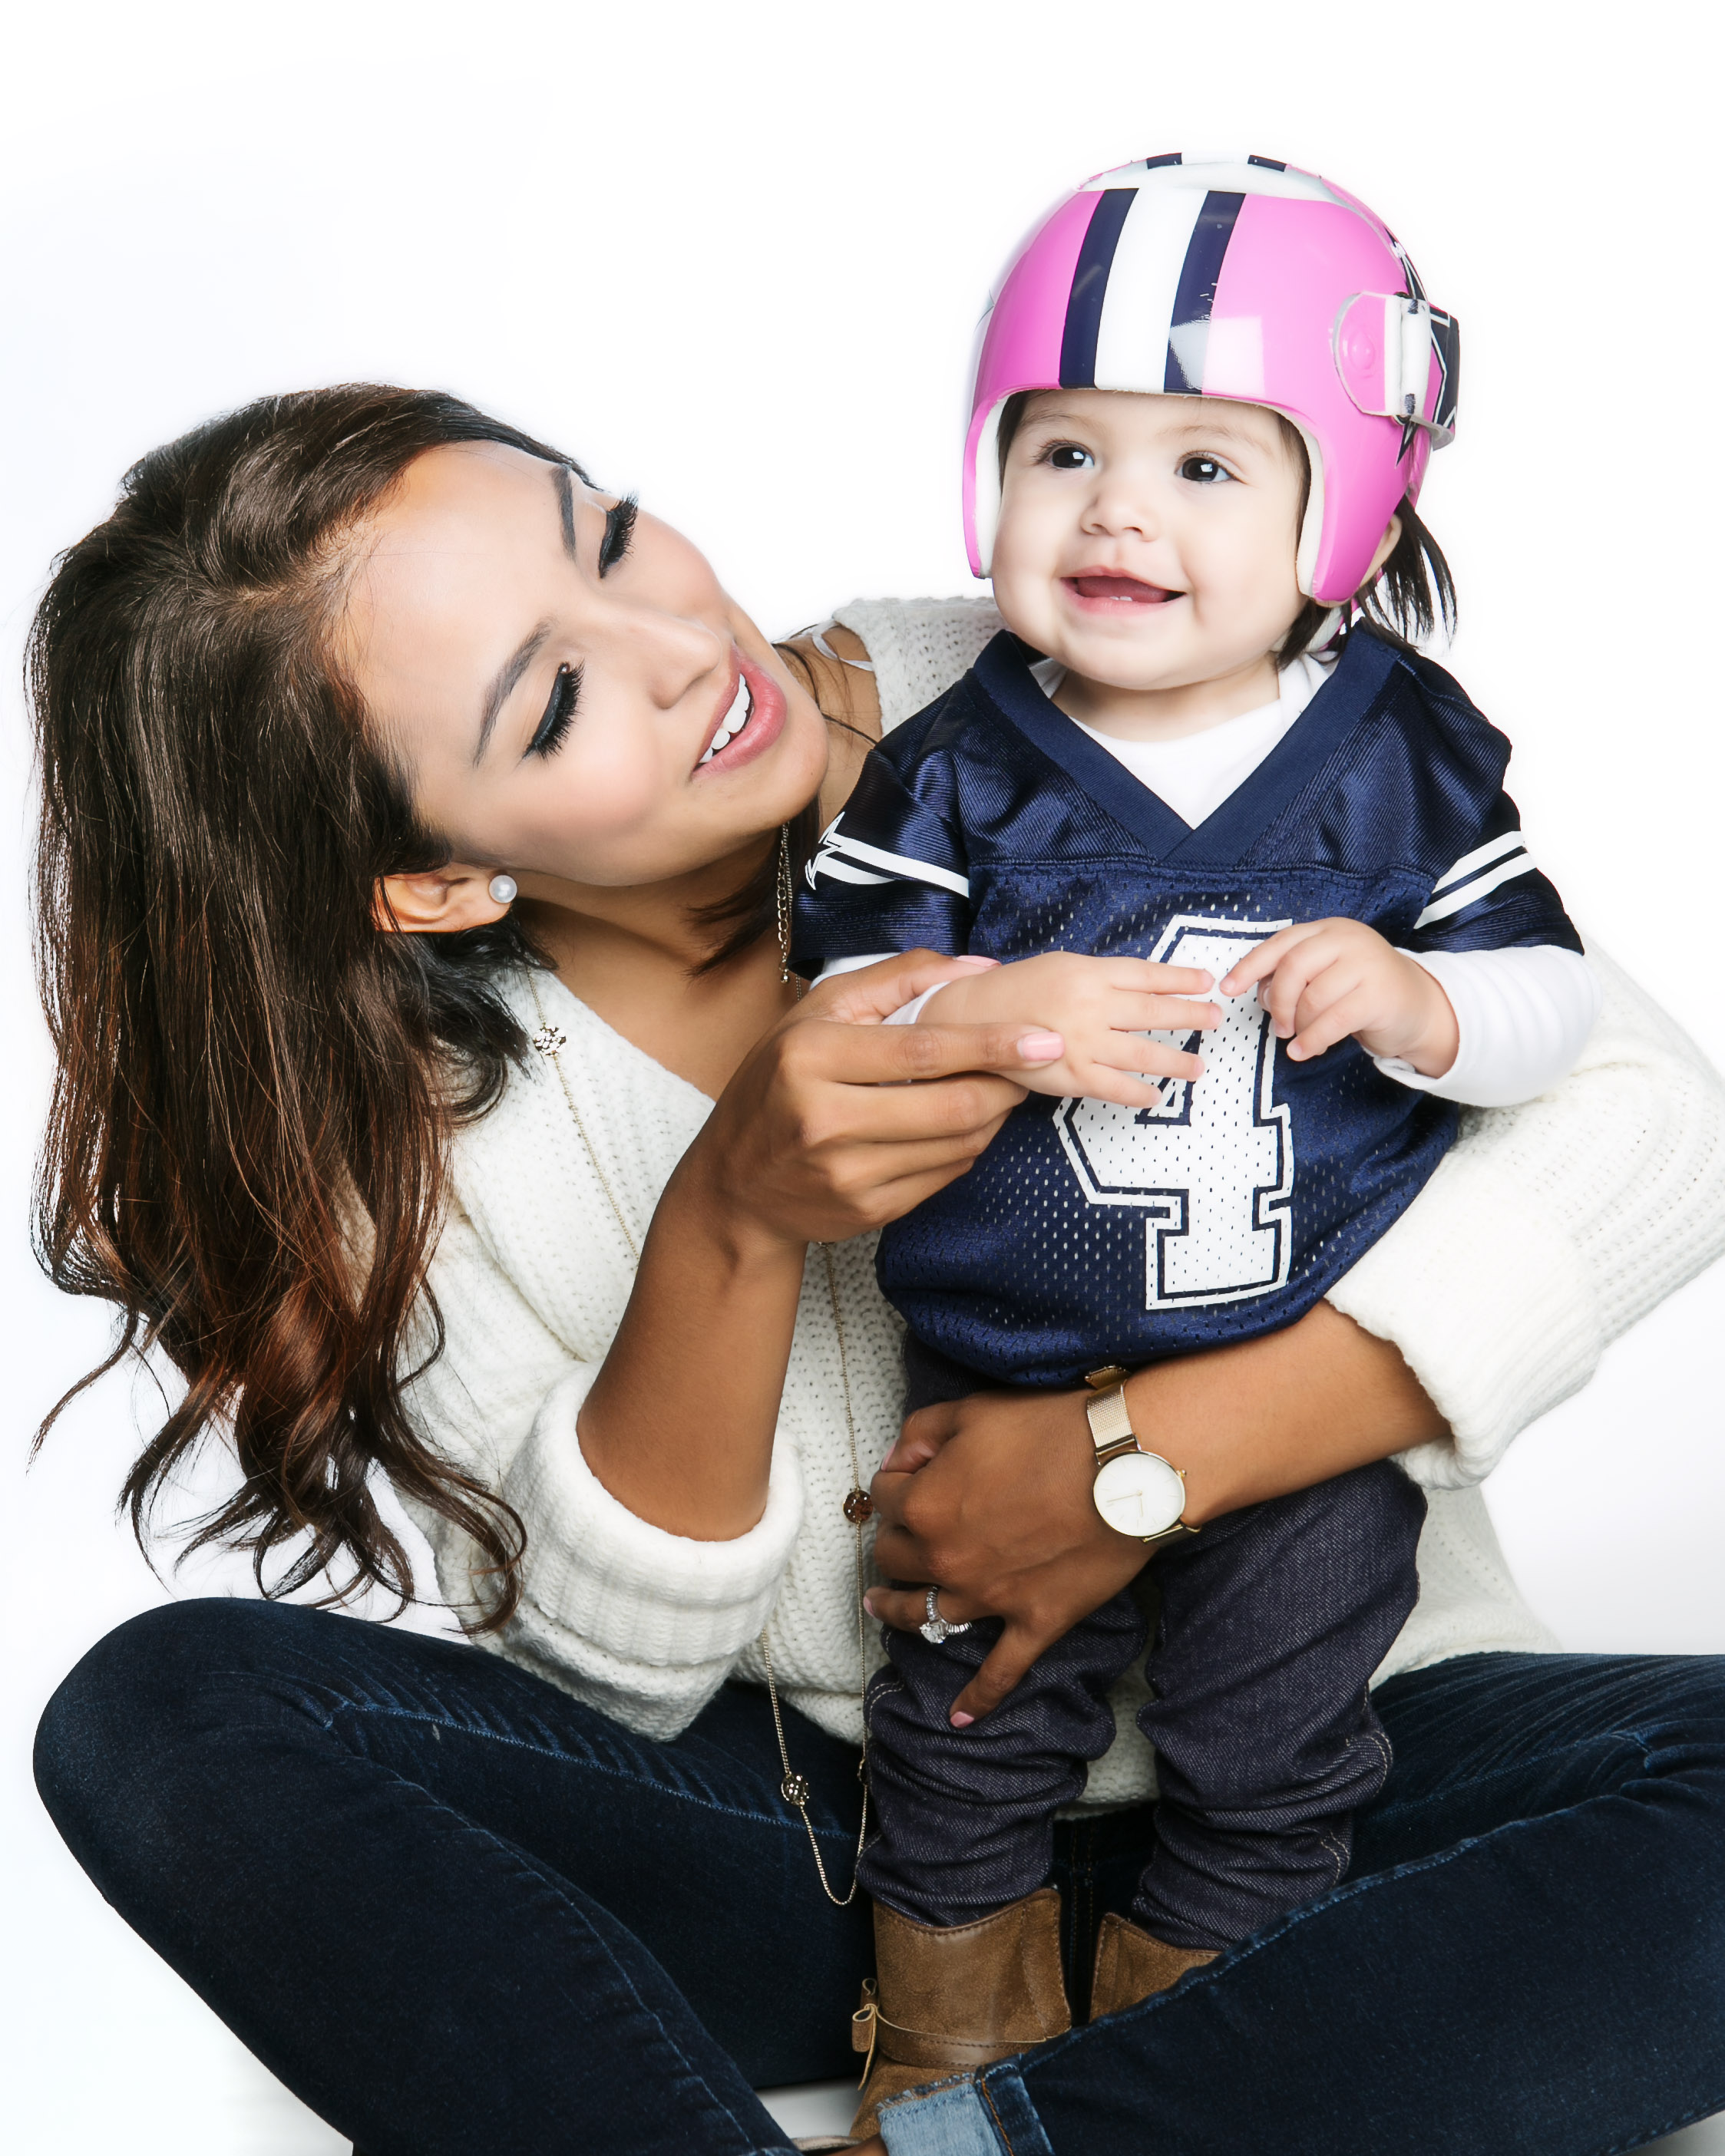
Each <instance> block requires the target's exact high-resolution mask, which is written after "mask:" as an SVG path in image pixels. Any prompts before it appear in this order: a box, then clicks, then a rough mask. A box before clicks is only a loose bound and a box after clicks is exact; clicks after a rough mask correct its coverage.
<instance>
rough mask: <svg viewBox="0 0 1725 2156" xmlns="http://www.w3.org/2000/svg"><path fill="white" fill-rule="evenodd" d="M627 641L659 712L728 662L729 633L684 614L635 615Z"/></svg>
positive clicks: (728, 663)
mask: <svg viewBox="0 0 1725 2156" xmlns="http://www.w3.org/2000/svg"><path fill="white" fill-rule="evenodd" d="M629 643H630V644H632V645H633V647H634V654H635V659H636V663H637V665H639V667H640V669H641V670H642V675H643V678H644V683H645V685H646V689H647V693H648V694H649V696H651V698H652V699H653V701H654V702H655V704H657V705H658V706H659V707H660V709H661V710H662V711H670V709H671V708H672V707H673V706H675V705H677V704H679V703H680V702H681V701H682V700H683V698H684V697H685V696H687V695H688V694H689V692H690V690H691V689H693V688H695V687H696V685H697V684H699V683H700V682H701V681H702V680H706V679H707V678H709V677H710V676H711V675H716V674H717V673H719V672H720V671H721V670H728V668H729V666H730V663H731V638H730V636H729V634H727V633H726V631H725V630H723V629H715V628H714V627H712V625H711V624H710V623H708V622H704V621H701V620H698V619H694V618H692V617H691V616H689V615H686V614H675V613H654V614H650V615H649V616H647V617H646V618H644V619H643V618H641V617H639V616H637V617H635V619H633V620H632V621H631V622H630V624H629Z"/></svg>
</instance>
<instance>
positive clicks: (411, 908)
mask: <svg viewBox="0 0 1725 2156" xmlns="http://www.w3.org/2000/svg"><path fill="white" fill-rule="evenodd" d="M491 873H492V872H491V870H489V869H470V868H467V867H465V866H464V865H461V864H460V863H459V862H454V861H452V862H451V863H450V864H449V866H448V867H447V868H441V869H431V870H428V871H427V872H426V873H425V874H424V875H387V876H379V877H378V879H377V890H376V891H375V893H374V894H373V896H372V926H373V927H377V928H383V929H397V930H400V931H402V932H404V933H406V934H408V935H414V936H454V935H458V934H459V932H460V931H461V930H462V929H464V928H484V927H487V926H488V925H489V924H490V922H491V921H501V919H502V918H503V916H504V915H505V914H506V913H507V912H508V911H509V908H508V906H506V905H504V906H500V905H499V904H498V902H497V901H496V900H495V898H493V897H492V896H491V889H490V885H491Z"/></svg>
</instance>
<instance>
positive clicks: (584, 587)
mask: <svg viewBox="0 0 1725 2156" xmlns="http://www.w3.org/2000/svg"><path fill="white" fill-rule="evenodd" d="M342 642H343V645H344V655H345V658H346V660H347V665H348V666H349V667H350V669H351V670H352V675H353V677H354V679H355V680H356V682H357V686H358V688H359V690H360V692H361V694H362V696H363V697H364V699H365V701H366V705H367V709H368V710H369V711H370V712H371V714H372V718H373V720H374V721H375V722H376V724H377V726H378V728H379V730H380V731H381V733H382V737H383V738H384V740H385V741H386V742H388V744H389V745H390V746H391V747H392V748H393V750H394V752H396V754H397V755H398V756H399V757H401V758H402V760H403V763H404V764H405V766H406V767H407V769H408V773H410V774H411V778H412V782H413V790H414V798H415V801H416V803H417V805H418V810H419V814H420V815H421V817H422V819H424V822H425V823H426V824H428V825H429V827H430V828H431V829H434V830H435V831H437V832H438V833H439V834H440V835H441V836H442V837H443V838H444V839H446V840H447V841H448V843H449V847H450V849H451V851H452V853H453V855H454V857H455V858H456V859H457V860H460V861H463V862H467V863H471V864H473V865H476V866H480V867H485V868H501V869H506V870H508V871H509V872H510V874H511V875H513V876H514V877H515V878H516V880H517V881H518V882H519V883H520V885H521V889H522V891H523V894H524V895H526V896H541V897H545V898H550V899H553V900H554V899H555V898H556V896H557V891H556V890H555V888H554V887H553V886H554V885H557V884H569V883H575V884H586V885H610V886H622V885H638V884H646V883H655V882H659V881H662V880H665V879H667V878H671V877H675V876H680V875H687V874H689V873H690V872H691V871H693V870H699V869H701V868H703V867H705V866H706V865H709V864H711V863H712V862H715V861H718V860H723V859H725V858H726V856H728V855H732V854H735V853H736V852H737V850H738V849H739V848H740V847H742V846H743V845H744V844H747V842H748V841H749V840H751V839H754V838H757V837H758V836H759V835H760V834H762V833H765V832H767V831H769V830H771V829H773V828H774V826H776V825H778V824H782V823H783V822H784V821H785V820H786V819H787V818H788V817H790V816H793V815H794V814H796V813H797V811H798V809H800V808H802V807H803V804H804V803H806V802H807V801H808V800H809V798H811V797H812V796H813V794H814V792H815V790H816V788H818V787H819V783H820V781H821V778H822V775H823V773H824V771H825V768H826V755H827V742H826V730H825V726H824V723H823V721H822V720H821V717H820V715H819V712H818V711H817V710H816V709H815V706H814V703H813V702H812V701H811V700H810V699H809V696H807V695H806V694H804V693H803V691H802V690H800V689H798V687H797V686H796V685H795V684H794V682H793V680H791V679H790V678H789V676H788V675H787V673H786V671H785V670H784V668H783V665H781V664H780V662H779V660H778V657H777V655H776V654H775V653H774V652H773V649H772V647H771V646H770V645H769V644H768V642H767V640H766V639H765V638H764V637H763V636H762V634H761V632H760V631H759V630H758V629H757V628H756V627H755V625H754V624H753V623H752V621H750V620H749V619H748V617H747V615H746V614H744V613H742V611H741V610H740V609H739V608H737V606H736V605H735V604H734V603H733V602H732V600H731V599H730V598H727V597H726V594H725V593H724V592H723V591H721V589H720V588H719V583H718V580H717V578H716V577H715V576H714V574H713V572H712V569H711V567H710V566H709V565H708V563H707V562H706V561H705V560H704V559H703V558H702V557H701V555H700V554H699V553H697V552H696V550H695V548H694V547H691V545H690V544H689V542H687V541H686V540H685V539H683V538H681V537H680V536H679V535H678V534H677V533H676V532H675V531H672V530H670V527H669V526H666V525H664V524H661V523H660V522H659V521H657V520H656V519H655V518H654V517H651V516H646V515H644V514H643V515H641V516H638V517H636V518H635V519H634V525H633V529H632V531H631V530H630V528H629V516H628V512H627V511H624V510H623V509H622V508H621V506H620V505H619V504H618V503H617V502H616V500H614V497H612V496H609V495H601V494H598V493H595V492H594V491H593V489H592V488H591V487H588V486H585V485H583V484H582V482H581V480H579V479H578V478H577V477H576V475H574V474H573V473H572V472H570V471H568V470H565V469H563V468H562V466H559V465H548V464H543V463H542V462H540V461H539V459H536V458H535V457H531V456H528V455H526V454H524V453H523V452H521V450H519V449H508V448H505V447H503V446H502V445H501V444H492V443H478V444H461V445H459V446H454V447H449V448H444V449H432V450H429V451H428V452H427V453H426V454H424V455H423V456H421V457H419V458H418V459H416V460H415V461H414V463H413V464H412V465H410V466H409V467H408V470H407V472H406V473H405V474H404V475H403V479H402V480H401V482H400V483H399V485H398V486H397V487H396V488H395V490H393V492H392V493H391V495H389V497H388V500H387V501H386V502H385V504H384V506H382V509H381V510H379V511H378V512H377V514H376V515H375V516H373V518H372V520H371V523H370V526H369V528H368V531H367V536H366V540H365V543H364V545H363V546H362V550H361V554H360V558H359V560H358V562H357V566H356V568H355V571H354V573H353V576H352V583H351V587H350V593H349V598H348V605H347V617H346V620H345V622H344V624H343V634H342Z"/></svg>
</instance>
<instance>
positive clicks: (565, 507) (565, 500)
mask: <svg viewBox="0 0 1725 2156" xmlns="http://www.w3.org/2000/svg"><path fill="white" fill-rule="evenodd" d="M551 483H552V485H553V486H554V487H555V488H556V489H557V513H558V515H559V516H561V517H562V520H563V552H565V553H566V554H567V556H568V557H569V559H570V560H571V561H573V560H574V559H575V489H574V487H573V486H572V485H571V483H570V480H569V467H568V466H567V465H552V468H551Z"/></svg>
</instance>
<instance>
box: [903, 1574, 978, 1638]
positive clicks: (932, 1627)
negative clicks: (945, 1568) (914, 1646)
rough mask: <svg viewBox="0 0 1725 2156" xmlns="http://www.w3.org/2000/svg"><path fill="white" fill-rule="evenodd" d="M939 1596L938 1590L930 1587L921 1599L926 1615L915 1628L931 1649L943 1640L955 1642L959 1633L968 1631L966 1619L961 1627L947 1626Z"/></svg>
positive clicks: (968, 1626) (968, 1625) (968, 1624)
mask: <svg viewBox="0 0 1725 2156" xmlns="http://www.w3.org/2000/svg"><path fill="white" fill-rule="evenodd" d="M939 1594H940V1589H939V1588H937V1587H931V1588H930V1589H929V1590H928V1593H927V1594H926V1595H925V1596H924V1597H923V1601H922V1607H923V1608H924V1609H926V1610H927V1612H928V1614H927V1618H926V1619H925V1620H923V1622H922V1624H920V1625H918V1626H917V1627H916V1630H918V1631H919V1632H920V1633H921V1634H922V1636H923V1638H924V1639H925V1640H927V1642H928V1644H929V1645H930V1646H931V1647H938V1646H939V1645H941V1644H942V1641H943V1640H956V1639H957V1636H958V1635H959V1634H960V1633H961V1632H968V1630H970V1623H969V1620H968V1619H967V1620H966V1621H965V1622H964V1623H963V1625H949V1624H948V1623H947V1620H946V1619H945V1618H944V1617H942V1614H941V1611H940V1603H939V1600H938V1599H937V1598H938V1596H939Z"/></svg>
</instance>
